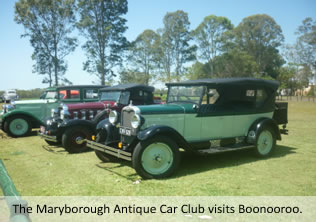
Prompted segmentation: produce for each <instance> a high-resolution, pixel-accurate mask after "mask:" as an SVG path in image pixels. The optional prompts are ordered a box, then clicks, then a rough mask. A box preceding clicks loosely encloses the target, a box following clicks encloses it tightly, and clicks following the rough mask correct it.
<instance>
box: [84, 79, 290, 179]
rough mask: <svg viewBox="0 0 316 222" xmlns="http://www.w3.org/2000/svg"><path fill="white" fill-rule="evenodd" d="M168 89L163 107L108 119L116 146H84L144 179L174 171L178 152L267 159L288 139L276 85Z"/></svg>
mask: <svg viewBox="0 0 316 222" xmlns="http://www.w3.org/2000/svg"><path fill="white" fill-rule="evenodd" d="M167 86H168V97H167V102H166V104H161V105H151V106H133V105H131V106H127V107H124V108H123V110H122V112H121V118H120V120H119V119H118V115H117V114H116V112H114V111H113V112H111V113H110V114H109V116H110V117H109V121H110V122H111V123H112V125H113V126H115V127H118V128H119V131H120V134H121V139H120V142H119V143H118V144H117V145H114V144H112V145H108V144H109V143H108V142H105V143H98V142H95V141H91V140H89V141H87V146H88V147H90V148H92V149H95V150H97V151H98V152H99V155H100V153H102V155H103V156H104V159H106V158H107V159H110V160H113V159H115V158H116V159H118V158H119V159H125V160H129V161H132V166H133V168H134V169H135V170H136V172H137V173H138V174H139V175H140V176H141V177H143V178H163V177H167V176H169V175H171V174H172V173H173V172H174V171H175V170H176V169H177V167H178V164H179V162H180V152H179V148H182V149H184V150H185V151H191V152H196V153H200V154H208V153H217V152H224V151H233V150H239V149H246V148H248V149H250V148H251V149H252V150H253V151H254V152H255V153H256V154H257V155H258V156H260V157H267V156H269V155H270V154H271V153H272V152H273V150H274V149H275V146H276V140H281V133H283V134H287V130H286V124H287V103H283V104H281V103H280V104H279V103H275V96H276V91H277V88H278V86H279V83H278V82H277V81H273V80H261V79H255V78H230V79H200V80H190V81H185V82H177V83H168V84H167ZM278 125H283V128H282V129H279V126H278ZM107 133H108V134H111V131H108V132H107ZM107 137H108V138H111V135H107Z"/></svg>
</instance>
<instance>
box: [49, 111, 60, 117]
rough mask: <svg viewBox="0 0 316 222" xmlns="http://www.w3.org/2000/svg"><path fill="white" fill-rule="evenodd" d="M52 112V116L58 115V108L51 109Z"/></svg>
mask: <svg viewBox="0 0 316 222" xmlns="http://www.w3.org/2000/svg"><path fill="white" fill-rule="evenodd" d="M50 112H51V113H50V116H51V117H52V118H54V117H57V116H58V109H51V111H50Z"/></svg>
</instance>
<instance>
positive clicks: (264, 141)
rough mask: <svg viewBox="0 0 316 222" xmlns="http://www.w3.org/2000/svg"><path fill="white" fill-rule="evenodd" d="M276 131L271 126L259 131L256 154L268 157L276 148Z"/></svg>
mask: <svg viewBox="0 0 316 222" xmlns="http://www.w3.org/2000/svg"><path fill="white" fill-rule="evenodd" d="M275 144H276V138H275V133H274V131H273V130H272V129H271V128H270V127H264V128H263V129H262V130H260V131H259V132H258V135H257V141H256V149H255V151H256V154H257V156H259V157H267V156H269V155H271V153H272V152H273V151H274V149H275Z"/></svg>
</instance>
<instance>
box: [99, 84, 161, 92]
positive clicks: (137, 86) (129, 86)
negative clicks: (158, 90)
mask: <svg viewBox="0 0 316 222" xmlns="http://www.w3.org/2000/svg"><path fill="white" fill-rule="evenodd" d="M136 89H142V90H144V91H148V92H153V91H154V90H155V88H154V87H152V86H146V85H144V84H137V83H127V84H119V85H115V86H111V87H107V88H103V89H101V90H100V91H102V92H105V91H124V90H136Z"/></svg>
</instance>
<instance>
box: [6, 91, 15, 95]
mask: <svg viewBox="0 0 316 222" xmlns="http://www.w3.org/2000/svg"><path fill="white" fill-rule="evenodd" d="M8 93H9V94H15V93H16V92H15V91H9V92H8Z"/></svg>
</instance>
